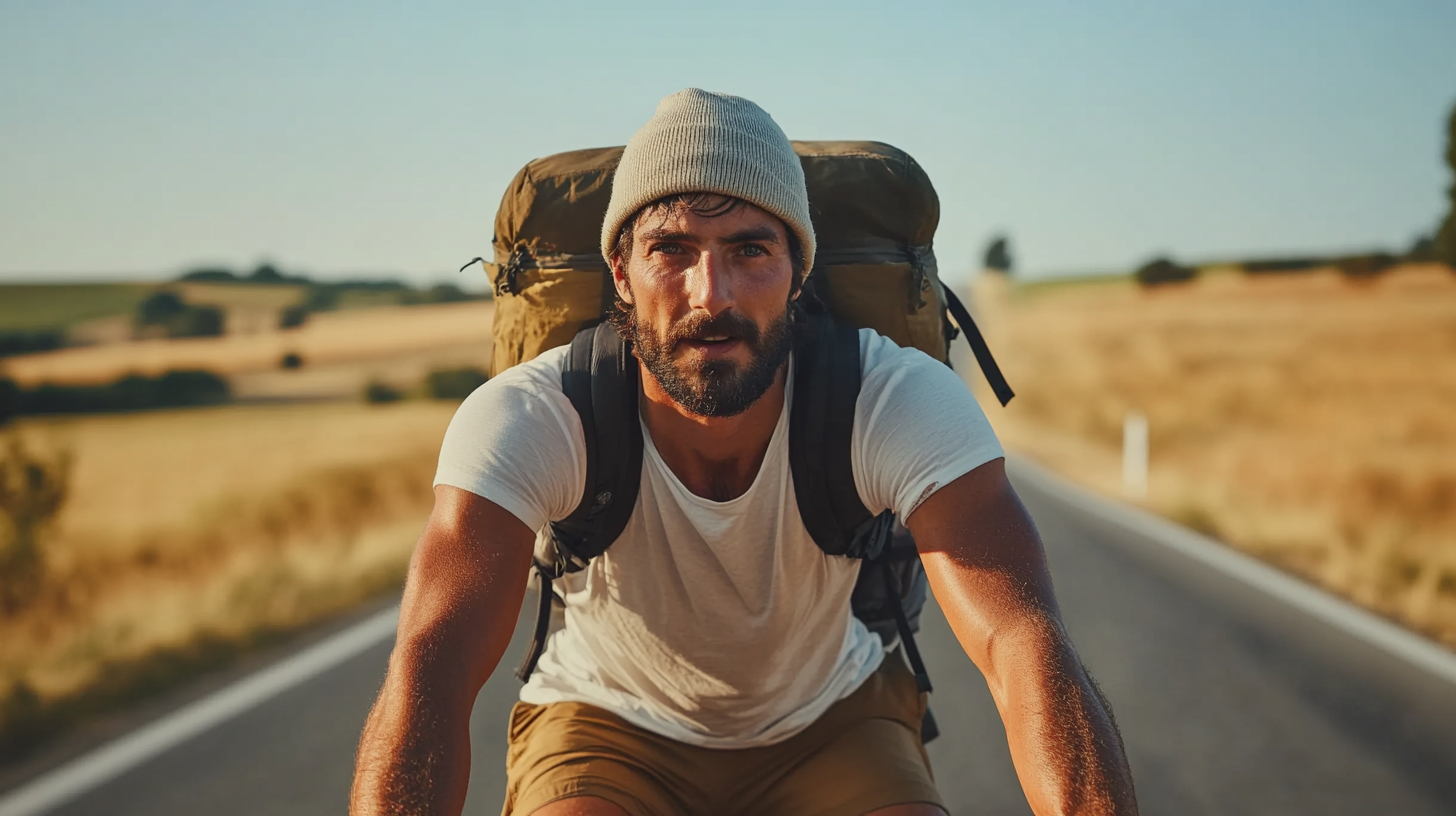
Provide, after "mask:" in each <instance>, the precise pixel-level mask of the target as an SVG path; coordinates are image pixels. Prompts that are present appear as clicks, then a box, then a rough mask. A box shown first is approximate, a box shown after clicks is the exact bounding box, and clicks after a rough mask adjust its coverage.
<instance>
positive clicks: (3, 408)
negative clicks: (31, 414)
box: [0, 377, 20, 425]
mask: <svg viewBox="0 0 1456 816" xmlns="http://www.w3.org/2000/svg"><path fill="white" fill-rule="evenodd" d="M19 414H20V386H18V385H16V384H15V380H12V379H9V378H8V377H0V425H4V424H5V423H7V422H9V421H10V420H11V418H13V417H15V416H18V415H19Z"/></svg>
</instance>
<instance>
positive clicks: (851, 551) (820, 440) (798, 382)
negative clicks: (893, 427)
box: [789, 314, 930, 692]
mask: <svg viewBox="0 0 1456 816" xmlns="http://www.w3.org/2000/svg"><path fill="white" fill-rule="evenodd" d="M795 362H796V365H795V368H794V401H793V405H792V406H791V407H790V411H789V473H790V474H791V476H792V477H793V480H794V494H795V498H796V500H797V502H798V505H799V516H800V517H801V518H802V519H803V520H804V527H805V528H806V529H807V530H808V531H809V535H810V537H812V538H813V539H814V543H815V544H817V545H819V549H821V550H823V551H824V552H826V553H828V554H829V555H843V556H847V557H850V558H859V559H862V560H864V561H866V562H868V563H866V564H865V567H864V568H868V569H878V570H881V571H882V572H883V573H884V576H883V579H884V582H885V591H886V594H887V597H888V598H889V599H890V600H891V606H892V607H893V610H894V613H895V627H896V628H897V629H898V630H899V631H900V642H901V643H903V644H904V645H905V656H906V657H907V658H909V660H910V668H911V670H912V671H913V672H914V673H915V682H916V684H917V685H918V686H919V687H920V690H921V691H924V692H929V691H930V675H929V673H928V672H926V670H925V662H924V661H923V660H921V658H920V650H919V648H917V647H916V645H915V633H914V632H913V631H912V630H911V628H910V621H909V618H907V617H906V615H905V607H904V604H902V603H900V602H899V599H900V590H899V587H898V586H897V585H896V578H895V576H894V574H893V573H892V572H891V571H890V558H891V555H890V547H889V541H890V533H891V531H892V529H893V527H894V523H895V515H894V513H892V512H890V511H888V510H886V511H885V512H883V513H880V514H879V515H877V516H876V515H873V514H871V513H870V511H869V508H867V507H865V506H864V502H862V501H860V498H859V489H858V488H856V487H855V484H854V461H853V455H852V448H853V445H852V442H853V437H854V414H855V407H856V403H857V402H858V400H859V388H860V375H861V371H860V358H859V330H858V329H856V328H854V327H852V326H845V325H842V324H839V323H836V322H835V321H834V320H833V319H832V318H830V317H829V316H828V315H823V314H810V315H807V317H806V320H805V325H804V327H803V332H802V334H801V335H800V342H799V347H798V357H797V359H796V361H795Z"/></svg>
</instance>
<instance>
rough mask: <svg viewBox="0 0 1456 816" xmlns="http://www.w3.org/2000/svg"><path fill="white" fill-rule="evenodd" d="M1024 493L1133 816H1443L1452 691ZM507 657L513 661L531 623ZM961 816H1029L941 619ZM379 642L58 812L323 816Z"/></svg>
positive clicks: (940, 661) (942, 702)
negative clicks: (1119, 733) (1125, 779)
mask: <svg viewBox="0 0 1456 816" xmlns="http://www.w3.org/2000/svg"><path fill="white" fill-rule="evenodd" d="M1018 481H1019V487H1020V490H1021V492H1022V495H1023V497H1024V498H1025V500H1026V502H1027V504H1028V505H1029V506H1030V507H1031V510H1032V513H1033V515H1034V516H1035V517H1036V520H1037V524H1038V526H1039V527H1040V529H1041V532H1042V534H1043V536H1044V537H1045V540H1046V544H1047V548H1048V552H1049V554H1050V557H1051V563H1052V571H1053V574H1054V577H1055V580H1056V584H1057V590H1058V593H1059V595H1060V598H1061V602H1062V606H1063V610H1064V613H1065V616H1066V619H1067V621H1068V625H1069V627H1070V628H1071V631H1072V635H1073V637H1074V639H1075V641H1076V643H1077V645H1078V647H1079V649H1080V651H1081V653H1082V655H1083V658H1084V660H1085V661H1086V662H1087V664H1088V665H1089V666H1090V667H1091V669H1092V671H1093V672H1094V673H1095V675H1096V676H1097V678H1098V679H1099V680H1100V681H1101V684H1102V686H1103V688H1104V689H1105V691H1106V692H1107V694H1108V696H1109V697H1110V698H1111V700H1112V701H1113V704H1114V706H1115V707H1116V710H1117V716H1118V720H1119V722H1120V723H1121V726H1122V730H1123V734H1124V737H1125V740H1126V743H1127V747H1128V752H1129V754H1130V757H1131V761H1132V766H1133V771H1134V775H1135V778H1136V781H1137V785H1138V792H1139V797H1140V799H1141V802H1142V805H1143V811H1144V812H1145V813H1180V814H1202V813H1207V814H1234V813H1237V814H1262V813H1267V814H1303V813H1308V814H1322V815H1325V814H1447V816H1449V814H1452V813H1456V686H1453V685H1451V683H1450V682H1448V681H1446V680H1442V679H1439V678H1437V677H1435V676H1433V675H1430V674H1428V673H1426V672H1425V671H1423V670H1420V669H1416V668H1413V667H1412V666H1410V665H1408V664H1406V663H1403V662H1401V661H1400V660H1398V659H1396V658H1394V657H1391V656H1390V655H1389V654H1387V653H1386V652H1384V651H1381V650H1379V649H1376V648H1375V647H1372V646H1370V645H1368V644H1367V643H1364V642H1362V641H1359V640H1356V639H1354V638H1353V637H1351V636H1348V635H1346V634H1343V633H1342V632H1341V631H1338V630H1336V629H1334V628H1332V627H1331V626H1329V625H1328V624H1326V623H1323V622H1321V621H1319V620H1316V619H1314V618H1311V617H1309V616H1307V615H1305V614H1303V613H1301V612H1298V611H1296V610H1294V609H1293V608H1291V607H1289V606H1288V605H1286V604H1284V603H1283V602H1281V601H1278V600H1275V599H1273V598H1270V597H1268V596H1266V595H1264V594H1262V593H1261V592H1259V591H1256V590H1254V589H1252V588H1250V587H1248V586H1247V585H1245V584H1242V583H1240V582H1238V581H1236V580H1234V579H1232V578H1229V577H1226V576H1224V575H1222V574H1220V573H1217V572H1213V571H1210V570H1209V569H1208V568H1206V567H1204V566H1202V565H1200V564H1198V563H1196V562H1194V561H1191V560H1189V559H1187V558H1186V557H1185V556H1183V555H1180V554H1177V553H1175V552H1173V551H1170V550H1168V549H1167V548H1165V547H1163V546H1161V545H1158V544H1155V543H1152V542H1150V541H1149V540H1146V539H1144V538H1142V537H1140V536H1139V535H1137V534H1134V533H1130V532H1129V531H1127V530H1126V529H1122V528H1119V527H1117V526H1115V525H1113V524H1111V523H1109V522H1108V521H1105V520H1103V519H1101V518H1099V517H1097V516H1095V515H1089V514H1088V513H1086V512H1085V511H1082V510H1078V509H1076V508H1074V507H1072V506H1070V505H1067V504H1065V503H1063V502H1060V501H1059V500H1058V499H1057V498H1056V496H1055V495H1054V493H1051V492H1048V491H1047V490H1046V489H1045V488H1044V487H1043V486H1041V485H1040V484H1039V483H1038V482H1037V481H1035V480H1032V481H1027V480H1026V479H1025V478H1023V479H1019V480H1018ZM522 623H523V625H521V626H518V628H517V638H516V641H515V642H514V643H513V644H512V647H511V651H510V653H509V655H508V660H510V661H512V663H513V662H514V661H515V660H516V659H517V658H518V657H519V655H520V653H521V651H522V649H523V645H524V641H523V636H524V632H525V626H524V623H525V621H524V620H523V622H522ZM921 642H922V644H923V648H924V650H925V651H926V653H927V662H928V663H929V664H930V669H931V673H932V677H933V678H934V680H935V683H936V689H937V691H936V694H935V696H934V701H933V707H934V709H935V711H936V714H937V716H938V717H939V719H940V722H941V727H942V730H943V732H944V736H942V737H941V739H940V740H938V741H937V742H935V743H932V745H931V747H930V753H931V756H932V759H933V761H934V763H935V767H936V770H937V772H938V774H939V778H940V783H941V786H942V789H943V790H944V792H945V794H946V796H947V798H948V800H949V802H950V803H951V805H952V807H953V811H954V812H955V813H957V814H1018V813H1026V812H1027V808H1026V804H1025V801H1024V800H1023V798H1022V796H1021V792H1020V789H1019V787H1018V785H1017V782H1016V778H1015V775H1014V773H1013V770H1012V768H1011V762H1010V758H1009V756H1008V754H1007V750H1006V742H1005V736H1004V734H1003V732H1002V730H1001V727H1000V723H999V720H998V718H997V716H996V712H995V709H994V707H993V705H992V703H991V701H990V697H989V695H988V693H987V691H986V686H985V682H984V681H983V680H982V679H981V677H980V675H979V673H978V672H977V671H976V669H975V667H974V666H973V665H972V664H971V663H970V661H969V660H967V659H966V657H965V656H964V654H963V653H961V652H960V651H959V649H958V647H957V645H956V644H955V642H954V640H953V639H952V637H951V635H950V633H949V630H948V628H947V627H946V625H945V622H944V619H943V618H942V617H941V616H940V614H939V613H938V611H936V610H933V609H932V610H929V612H928V614H927V615H926V620H925V632H924V636H923V639H922V641H921ZM388 648H389V647H388V644H384V645H380V646H378V647H376V648H372V649H370V650H368V651H366V652H364V653H363V654H360V655H359V656H358V657H356V658H354V659H351V660H349V661H347V662H345V663H342V664H340V665H339V666H337V667H335V668H334V669H333V670H331V671H328V672H326V673H324V674H322V675H320V676H318V677H315V678H313V679H312V680H310V681H307V682H305V683H303V684H302V685H299V686H297V687H295V688H293V689H291V690H289V691H287V692H285V693H283V694H281V695H279V696H277V697H275V698H273V699H271V700H268V701H267V702H265V703H263V704H262V705H260V706H258V707H257V708H255V709H253V710H251V711H249V712H247V713H245V714H244V715H242V716H239V717H237V718H236V719H232V720H230V721H227V722H225V723H223V724H221V725H220V726H218V727H216V728H214V729H212V730H210V731H208V732H206V733H204V734H202V735H201V736H198V737H196V738H194V739H192V740H190V741H188V742H186V743H184V744H182V745H180V746H178V747H176V748H173V749H171V750H169V751H167V752H165V753H163V754H161V755H160V756H158V757H156V758H155V759H153V760H151V761H148V762H146V763H145V764H143V765H141V766H140V767H137V768H135V769H133V770H132V771H130V772H128V773H126V774H125V775H123V776H121V777H119V778H117V779H114V780H112V781H110V782H108V783H106V784H103V785H101V786H100V787H98V788H95V789H93V790H91V791H90V792H88V793H85V794H83V795H82V796H80V797H79V798H77V799H74V800H72V801H71V802H69V803H67V804H64V805H62V806H61V807H59V808H58V809H56V810H55V811H54V812H55V813H57V814H66V815H67V816H82V815H83V814H85V815H86V816H90V815H92V814H95V815H96V816H100V815H101V814H108V816H126V815H128V814H137V815H138V816H141V814H146V816H170V814H178V815H179V816H180V814H198V813H207V814H213V815H214V816H228V814H239V816H242V814H247V815H248V816H254V815H255V814H259V813H268V814H278V815H279V816H282V815H283V814H325V813H343V812H345V809H346V802H347V793H348V789H349V780H350V772H351V758H352V754H353V750H354V745H355V741H356V739H357V736H358V733H359V728H360V725H361V723H362V721H363V718H364V714H365V712H366V711H367V709H368V707H369V704H370V702H371V699H372V697H373V695H374V693H375V691H376V689H377V688H378V686H379V682H380V679H381V676H382V673H383V670H384V665H385V661H386V659H387V656H388ZM508 669H509V667H503V670H502V671H500V672H498V673H497V676H496V677H495V678H493V679H492V680H491V681H490V683H489V684H487V686H486V687H485V689H484V690H483V691H482V692H481V695H480V698H479V700H478V701H477V705H476V711H475V715H474V717H473V719H472V722H471V728H472V733H473V737H474V744H475V763H474V768H473V772H472V781H471V789H470V798H469V802H468V805H467V808H466V812H467V813H472V814H493V813H496V812H498V808H499V806H500V801H501V797H502V785H503V774H502V771H501V767H502V762H503V750H502V743H503V737H502V735H503V733H504V730H505V717H506V713H507V710H508V709H509V706H510V703H511V701H512V699H513V697H514V694H515V690H516V681H515V680H514V679H513V678H512V677H511V676H510V671H509V670H508Z"/></svg>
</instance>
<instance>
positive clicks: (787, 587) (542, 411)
mask: <svg viewBox="0 0 1456 816" xmlns="http://www.w3.org/2000/svg"><path fill="white" fill-rule="evenodd" d="M566 356H567V349H566V347H562V348H557V349H554V350H552V351H549V352H546V353H545V354H542V355H541V356H539V357H537V358H536V359H535V360H532V361H531V362H528V363H525V364H522V365H519V366H516V367H514V368H512V369H510V370H509V371H506V372H505V373H503V374H501V375H500V376H499V377H496V378H495V379H492V380H491V381H490V382H488V383H486V384H485V385H483V386H481V387H480V388H479V389H477V390H476V391H475V393H473V394H471V395H470V397H469V398H468V399H466V400H465V402H464V403H463V404H461V406H460V410H459V411H457V412H456V414H455V418H454V419H453V420H452V421H451V422H450V428H449V430H448V431H447V432H446V434H445V441H444V445H443V450H442V452H441V455H440V466H439V470H438V472H437V474H436V476H435V484H447V485H451V486H454V487H458V488H461V489H463V490H468V491H470V492H471V493H475V494H476V495H479V496H483V497H484V498H487V499H490V500H491V501H493V502H495V503H496V504H498V505H500V506H501V507H503V508H504V509H506V510H507V511H509V512H510V513H512V514H514V515H515V516H516V517H517V518H519V519H520V520H521V521H522V522H524V523H525V524H526V526H527V527H530V528H531V529H533V530H537V531H539V532H538V535H545V534H547V523H548V522H549V521H556V520H560V519H563V518H565V517H566V516H567V515H569V514H570V513H571V511H572V510H573V509H574V508H575V507H576V504H577V502H578V501H580V499H581V495H582V491H583V487H584V485H585V482H586V454H585V442H584V441H583V435H582V429H581V422H580V420H579V419H578V417H577V414H576V411H575V409H573V408H572V406H571V402H570V401H569V400H568V399H567V398H566V395H565V394H563V393H562V391H561V369H562V367H563V366H564V364H565V361H566ZM860 359H861V361H862V366H863V375H862V384H861V386H860V393H859V400H858V404H857V406H856V410H855V420H854V434H853V441H852V446H853V450H852V452H851V456H852V462H853V467H854V481H855V487H857V488H858V490H859V495H860V499H861V501H863V502H864V504H865V506H866V507H867V508H869V510H870V512H872V513H879V512H881V511H882V510H885V509H892V510H894V511H895V513H896V514H897V515H898V516H899V517H900V518H901V519H906V518H909V516H910V514H911V513H912V512H913V511H914V509H915V508H916V507H917V506H919V504H920V503H921V502H923V501H924V500H925V499H926V498H927V497H929V496H930V495H931V494H932V493H934V491H935V490H936V489H937V488H938V487H940V486H942V485H945V484H947V483H949V482H951V481H953V480H955V479H956V478H957V477H959V476H961V475H963V474H965V473H968V472H969V471H971V470H973V469H975V468H976V467H978V466H980V465H982V464H984V463H986V462H988V461H990V460H992V459H995V458H997V457H1000V456H1001V455H1002V451H1001V446H1000V444H999V443H998V442H997V441H996V437H995V434H994V433H993V432H992V430H991V426H990V425H989V423H987V421H986V417H985V415H984V414H983V413H982V412H981V409H980V406H979V405H977V403H976V401H975V399H974V398H972V396H971V394H970V392H969V391H968V390H967V389H966V387H965V385H964V384H963V383H962V382H961V381H960V379H959V378H958V377H957V376H956V375H955V373H954V372H952V371H951V370H950V369H949V368H948V367H946V366H945V365H944V364H942V363H939V362H937V361H936V360H934V359H932V358H931V357H929V356H927V355H925V354H922V353H921V352H919V351H916V350H914V349H902V348H900V347H899V346H897V345H895V344H894V343H893V342H892V341H890V340H888V339H886V338H885V337H882V336H881V335H879V334H877V333H875V332H873V331H870V330H868V329H864V330H861V331H860ZM792 381H793V378H792V377H790V378H789V382H790V383H792ZM792 399H793V394H792V388H789V389H788V393H787V394H786V395H785V404H784V408H783V412H782V414H781V415H780V416H779V421H778V425H777V426H776V427H775V428H774V432H773V437H772V439H771V440H770V442H769V446H768V452H767V454H766V455H765V456H764V459H763V464H762V466H761V467H760V468H759V472H758V475H757V477H756V478H755V480H754V482H753V485H752V486H751V487H749V489H748V491H747V492H745V493H744V494H743V495H742V496H739V497H738V498H736V499H733V500H731V501H726V502H716V501H712V500H709V499H705V498H702V497H700V496H696V495H694V494H692V493H691V492H689V491H688V489H687V488H686V487H684V486H683V484H682V482H681V481H679V480H678V478H677V476H675V475H674V474H673V473H672V471H671V470H670V469H669V468H668V467H667V465H666V464H665V463H664V462H663V461H662V457H661V456H660V455H659V454H658V452H657V449H656V447H655V446H654V445H653V443H652V435H651V434H650V433H649V432H648V430H647V428H646V426H645V425H644V427H643V433H642V437H643V447H644V451H643V456H642V487H641V491H640V493H639V494H638V497H637V505H636V507H635V509H634V510H633V512H632V517H631V519H630V521H629V522H628V524H627V528H626V530H625V531H624V532H623V533H622V536H621V537H620V538H619V539H617V541H616V542H615V543H614V544H613V545H612V546H611V547H610V548H609V549H608V550H607V551H606V553H604V554H603V555H602V556H600V557H598V558H596V559H595V560H593V561H592V562H591V565H590V566H589V567H588V568H587V569H586V570H583V571H581V572H578V573H575V574H573V575H570V576H567V578H565V579H563V580H561V581H558V582H556V585H557V589H558V591H559V592H561V593H562V595H563V597H564V599H565V601H566V627H565V628H564V629H562V630H561V631H558V632H556V633H555V634H553V635H552V636H551V639H550V641H549V644H548V646H547V649H546V652H545V654H544V655H543V656H542V657H541V661H540V663H539V664H538V665H537V667H536V671H535V673H534V674H533V675H532V676H531V680H530V682H529V683H527V684H526V686H525V687H524V688H523V689H522V690H521V699H522V700H523V701H525V702H527V703H534V704H544V703H554V702H563V701H576V702H583V703H590V704H592V705H596V706H599V707H601V708H604V709H606V710H608V711H610V712H612V713H614V714H616V715H618V716H620V717H621V718H623V719H624V720H626V721H628V722H630V723H632V724H634V725H636V726H639V727H641V728H645V729H647V730H649V731H652V732H654V733H657V734H661V735H662V736H665V737H668V738H671V739H675V740H678V741H681V742H686V743H691V744H693V745H700V746H704V747H709V748H749V747H755V746H761V745H769V744H772V743H775V742H779V741H781V740H785V739H788V738H789V737H791V736H793V735H794V734H796V733H798V732H799V731H801V730H802V729H804V728H805V727H807V726H808V725H809V724H810V723H812V722H814V720H815V719H817V718H818V717H819V715H821V714H823V713H824V711H825V709H827V708H829V706H831V705H833V704H834V703H835V702H837V701H839V700H841V699H843V698H844V697H846V696H848V695H849V694H850V693H851V692H853V691H854V690H855V689H856V688H858V687H859V685H860V683H862V682H863V681H864V680H865V678H867V677H868V676H869V675H870V674H872V673H873V672H874V671H875V669H876V668H878V667H879V664H880V661H881V660H882V659H883V657H884V649H883V647H882V645H881V643H880V639H879V637H878V636H876V635H874V634H873V633H871V632H870V631H869V630H868V629H866V628H865V626H864V624H863V623H861V622H860V621H859V620H858V619H856V618H855V617H854V616H853V615H852V614H851V613H850V607H849V596H850V592H851V590H852V589H853V588H854V583H855V579H856V578H857V577H858V575H859V562H858V561H856V560H853V559H849V558H844V557H841V556H828V555H825V554H824V553H823V552H822V551H821V550H820V549H819V548H818V546H816V545H815V544H814V541H813V539H812V538H810V537H809V533H808V531H807V530H805V529H804V524H803V522H802V521H801V520H800V517H799V508H798V505H797V504H796V500H795V496H794V483H793V479H792V478H791V476H790V475H789V455H788V449H789V445H788V442H789V401H790V400H792Z"/></svg>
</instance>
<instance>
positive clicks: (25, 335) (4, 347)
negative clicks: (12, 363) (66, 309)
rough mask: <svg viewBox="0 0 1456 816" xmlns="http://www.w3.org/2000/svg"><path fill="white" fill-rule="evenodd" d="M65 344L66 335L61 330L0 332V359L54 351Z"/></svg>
mask: <svg viewBox="0 0 1456 816" xmlns="http://www.w3.org/2000/svg"><path fill="white" fill-rule="evenodd" d="M65 342H66V333H65V332H64V331H63V330H61V329H36V330H31V331H7V332H0V357H9V356H10V355H12V354H33V353H35V352H37V351H54V350H55V349H58V348H60V347H61V346H63V345H65Z"/></svg>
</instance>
